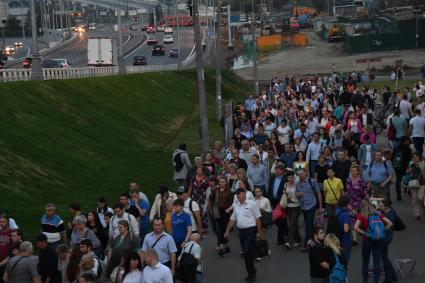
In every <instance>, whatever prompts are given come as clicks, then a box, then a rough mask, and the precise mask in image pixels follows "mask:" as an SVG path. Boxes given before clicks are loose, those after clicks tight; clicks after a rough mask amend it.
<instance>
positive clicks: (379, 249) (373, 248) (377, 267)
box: [362, 238, 385, 283]
mask: <svg viewBox="0 0 425 283" xmlns="http://www.w3.org/2000/svg"><path fill="white" fill-rule="evenodd" d="M384 246H385V243H384V241H383V240H378V241H374V240H371V239H368V238H366V239H364V240H363V243H362V276H363V283H367V282H368V272H369V260H370V254H372V258H373V282H374V283H379V275H380V272H381V264H380V262H381V258H382V253H383V251H384Z"/></svg>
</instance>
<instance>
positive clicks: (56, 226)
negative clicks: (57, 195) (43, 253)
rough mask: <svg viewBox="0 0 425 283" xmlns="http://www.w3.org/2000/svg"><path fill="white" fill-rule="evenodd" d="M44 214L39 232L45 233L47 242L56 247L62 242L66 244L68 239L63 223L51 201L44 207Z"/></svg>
mask: <svg viewBox="0 0 425 283" xmlns="http://www.w3.org/2000/svg"><path fill="white" fill-rule="evenodd" d="M44 209H45V214H44V215H43V217H42V218H41V232H42V233H43V234H45V235H46V237H47V243H49V245H50V246H51V247H53V248H56V246H57V245H59V244H60V243H61V240H62V242H63V243H64V244H65V245H67V244H68V240H67V237H66V232H65V223H64V222H63V220H62V218H61V217H60V216H59V215H57V214H56V206H55V205H54V204H52V203H48V204H46V206H45V207H44Z"/></svg>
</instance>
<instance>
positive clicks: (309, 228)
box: [302, 207, 316, 246]
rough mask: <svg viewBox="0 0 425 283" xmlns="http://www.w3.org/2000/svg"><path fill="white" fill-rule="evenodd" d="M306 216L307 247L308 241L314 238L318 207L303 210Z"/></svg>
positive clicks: (305, 237)
mask: <svg viewBox="0 0 425 283" xmlns="http://www.w3.org/2000/svg"><path fill="white" fill-rule="evenodd" d="M302 212H303V216H304V231H305V234H304V245H305V246H306V245H307V242H308V240H310V239H311V238H312V237H313V232H314V214H315V212H316V207H312V208H310V209H309V210H302Z"/></svg>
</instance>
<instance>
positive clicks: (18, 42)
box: [15, 41, 24, 47]
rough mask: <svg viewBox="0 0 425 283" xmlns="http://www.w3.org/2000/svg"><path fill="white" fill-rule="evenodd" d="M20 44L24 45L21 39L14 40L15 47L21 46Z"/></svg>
mask: <svg viewBox="0 0 425 283" xmlns="http://www.w3.org/2000/svg"><path fill="white" fill-rule="evenodd" d="M22 46H24V44H23V43H22V41H17V42H15V47H22Z"/></svg>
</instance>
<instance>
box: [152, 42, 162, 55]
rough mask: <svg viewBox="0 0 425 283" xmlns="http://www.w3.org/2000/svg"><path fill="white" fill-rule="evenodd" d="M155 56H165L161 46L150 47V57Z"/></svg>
mask: <svg viewBox="0 0 425 283" xmlns="http://www.w3.org/2000/svg"><path fill="white" fill-rule="evenodd" d="M156 55H160V56H164V55H165V48H164V46H162V45H161V44H155V45H154V46H153V47H152V56H156Z"/></svg>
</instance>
